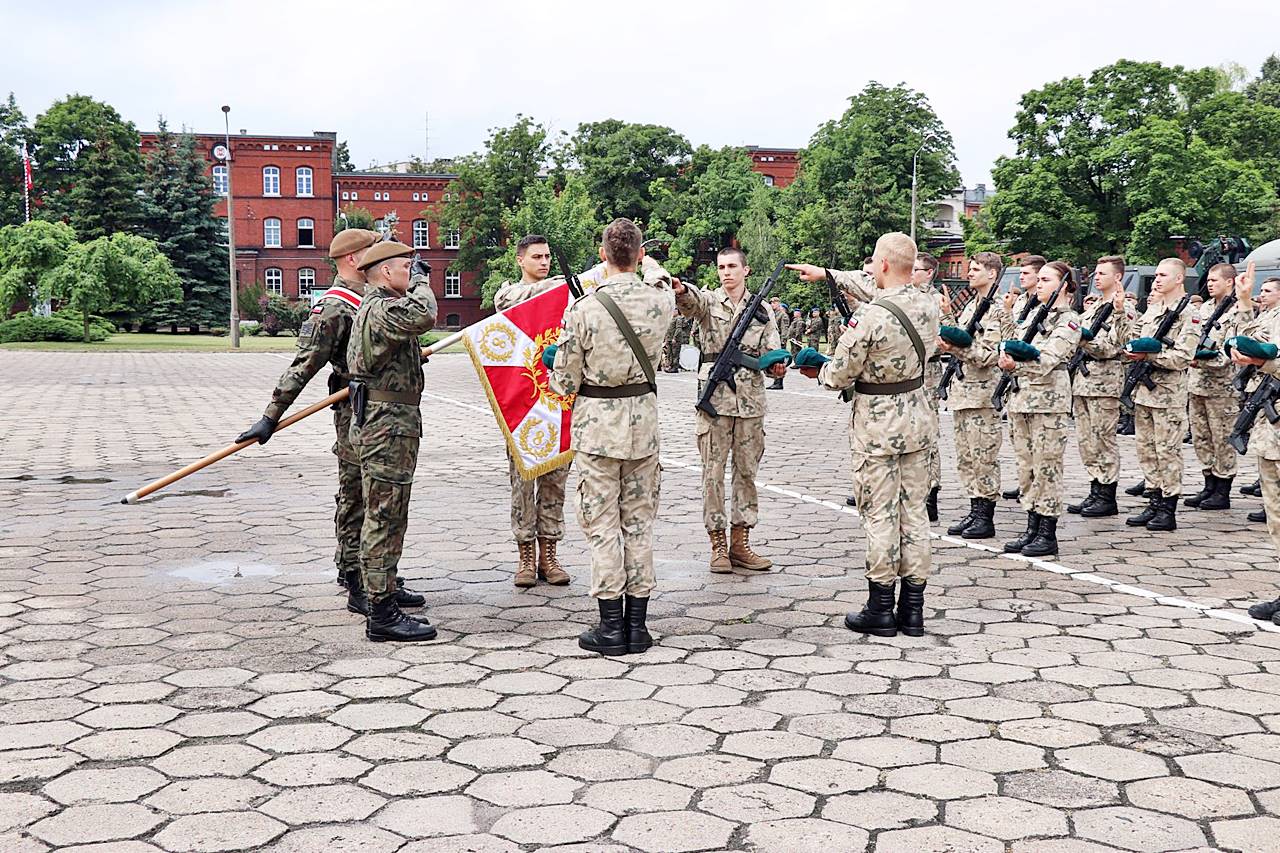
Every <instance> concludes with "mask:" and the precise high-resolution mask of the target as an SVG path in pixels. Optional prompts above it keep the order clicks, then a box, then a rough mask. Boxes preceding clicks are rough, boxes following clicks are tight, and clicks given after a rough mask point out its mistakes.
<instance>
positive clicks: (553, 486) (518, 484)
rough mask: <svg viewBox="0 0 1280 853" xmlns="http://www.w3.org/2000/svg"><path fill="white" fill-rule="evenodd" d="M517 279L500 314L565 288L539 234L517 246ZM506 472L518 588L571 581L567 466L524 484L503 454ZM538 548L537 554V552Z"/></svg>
mask: <svg viewBox="0 0 1280 853" xmlns="http://www.w3.org/2000/svg"><path fill="white" fill-rule="evenodd" d="M516 263H517V264H518V265H519V267H520V281H518V282H511V281H507V282H503V284H502V286H501V287H500V288H498V292H497V293H496V294H494V297H493V307H494V308H496V309H497V310H499V311H506V310H507V309H508V308H514V307H515V306H516V305H519V304H520V303H521V302H524V301H525V300H528V299H532V298H533V297H535V296H538V295H539V294H542V293H546V292H547V291H548V290H552V289H554V288H556V287H559V286H561V285H563V284H564V276H560V275H558V276H552V277H548V274H549V273H550V272H551V246H550V245H549V244H548V243H547V238H546V237H543V236H542V235H541V234H529V235H527V236H525V237H522V238H521V239H520V242H519V243H517V244H516ZM507 473H508V479H509V480H510V482H511V535H512V536H514V537H515V540H516V550H517V552H518V553H519V558H520V562H519V564H518V565H517V566H516V574H515V578H514V582H515V585H516V586H518V587H531V586H534V585H536V584H537V583H538V581H539V580H544V581H546V582H547V583H549V584H551V585H552V586H564V585H565V584H567V583H569V573H568V572H566V571H565V570H564V568H563V567H562V566H561V565H560V559H559V557H558V556H557V554H556V548H557V546H558V544H559V542H560V540H561V539H563V538H564V486H565V483H566V482H567V481H568V479H569V466H568V465H563V466H561V467H559V468H557V469H555V470H554V471H548V472H547V473H545V474H543V475H542V476H540V477H537V478H535V479H533V480H526V479H524V478H523V477H521V476H520V472H519V471H518V470H517V469H516V463H515V460H514V459H512V458H511V453H510V452H509V451H508V453H507ZM535 548H536V553H535Z"/></svg>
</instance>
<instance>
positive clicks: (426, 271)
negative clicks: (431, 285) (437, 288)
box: [409, 255, 431, 278]
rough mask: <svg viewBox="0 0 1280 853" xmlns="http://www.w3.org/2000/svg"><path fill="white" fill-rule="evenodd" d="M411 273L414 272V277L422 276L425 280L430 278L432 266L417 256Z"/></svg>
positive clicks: (410, 268)
mask: <svg viewBox="0 0 1280 853" xmlns="http://www.w3.org/2000/svg"><path fill="white" fill-rule="evenodd" d="M409 271H410V272H412V273H413V274H414V275H420V276H422V277H423V278H430V277H431V264H429V263H427V262H426V260H425V259H423V258H420V257H418V256H417V255H414V256H413V264H412V265H411V266H410V267H409Z"/></svg>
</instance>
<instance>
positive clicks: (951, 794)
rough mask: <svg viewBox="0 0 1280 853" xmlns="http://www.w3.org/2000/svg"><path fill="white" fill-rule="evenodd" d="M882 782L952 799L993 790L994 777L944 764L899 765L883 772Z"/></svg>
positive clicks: (989, 792) (993, 791) (909, 792)
mask: <svg viewBox="0 0 1280 853" xmlns="http://www.w3.org/2000/svg"><path fill="white" fill-rule="evenodd" d="M884 784H885V787H886V788H893V789H894V790H898V791H905V792H907V793H908V794H919V795H920V796H922V797H932V798H934V799H939V800H954V799H959V798H961V797H975V796H980V795H982V794H994V793H995V792H996V780H995V777H994V776H992V775H991V774H990V773H984V772H982V771H981V770H970V769H969V768H967V767H957V766H955V765H948V764H922V765H918V766H916V767H899V768H898V769H896V770H890V771H889V772H888V773H887V774H886V775H885V778H884Z"/></svg>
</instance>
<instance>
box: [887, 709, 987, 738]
mask: <svg viewBox="0 0 1280 853" xmlns="http://www.w3.org/2000/svg"><path fill="white" fill-rule="evenodd" d="M889 731H890V732H891V733H893V734H895V735H898V736H899V737H907V738H911V739H913V740H931V741H938V742H943V741H949V740H965V739H967V738H980V737H986V736H987V735H989V734H991V729H990V728H988V727H987V726H986V725H985V724H983V723H976V722H974V721H972V720H966V719H964V718H962V717H950V716H947V715H945V714H921V715H919V716H915V717H899V718H898V719H896V720H892V721H890V723H889Z"/></svg>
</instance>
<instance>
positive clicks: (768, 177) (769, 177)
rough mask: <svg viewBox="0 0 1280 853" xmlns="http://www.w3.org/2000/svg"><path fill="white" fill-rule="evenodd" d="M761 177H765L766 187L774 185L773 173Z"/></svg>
mask: <svg viewBox="0 0 1280 853" xmlns="http://www.w3.org/2000/svg"><path fill="white" fill-rule="evenodd" d="M760 177H762V178H764V185H765V186H766V187H771V186H773V175H761V176H760Z"/></svg>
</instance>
